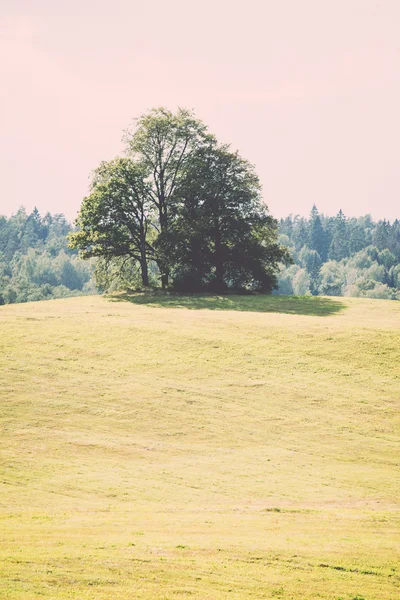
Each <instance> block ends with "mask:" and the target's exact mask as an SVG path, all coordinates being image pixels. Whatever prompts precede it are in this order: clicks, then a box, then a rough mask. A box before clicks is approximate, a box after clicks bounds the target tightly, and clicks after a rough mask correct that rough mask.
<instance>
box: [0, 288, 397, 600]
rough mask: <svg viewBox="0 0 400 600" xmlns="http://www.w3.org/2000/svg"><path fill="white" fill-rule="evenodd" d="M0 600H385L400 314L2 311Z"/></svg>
mask: <svg viewBox="0 0 400 600" xmlns="http://www.w3.org/2000/svg"><path fill="white" fill-rule="evenodd" d="M0 377H1V388H0V394H1V432H2V433H1V476H0V482H1V487H0V494H1V495H0V536H1V544H0V598H1V599H3V598H4V599H12V600H14V599H15V600H17V599H18V600H19V599H24V600H28V599H29V600H31V599H36V598H37V599H42V598H49V599H55V600H57V599H66V598H69V599H70V598H73V599H83V600H85V599H93V600H104V599H116V600H122V599H124V600H125V599H132V600H135V599H155V600H159V599H176V598H193V599H212V600H214V599H215V600H220V599H247V598H255V599H258V598H260V599H261V598H268V599H275V598H278V599H286V600H287V599H292V600H302V599H307V600H308V599H314V598H323V599H327V600H339V599H340V600H361V599H364V600H389V599H390V600H398V599H399V598H400V571H399V542H400V535H399V522H400V515H399V504H398V500H399V462H400V447H399V425H400V422H399V421H400V419H399V410H398V409H399V398H400V303H396V302H390V301H379V300H358V299H340V301H339V300H334V299H326V298H304V299H299V298H284V297H240V298H235V297H226V298H224V297H199V298H196V297H193V298H188V297H186V298H177V297H171V298H163V297H147V296H132V297H130V296H121V297H117V298H111V299H106V298H100V297H88V298H73V299H66V300H57V301H48V302H41V303H31V304H25V305H14V306H5V307H1V308H0Z"/></svg>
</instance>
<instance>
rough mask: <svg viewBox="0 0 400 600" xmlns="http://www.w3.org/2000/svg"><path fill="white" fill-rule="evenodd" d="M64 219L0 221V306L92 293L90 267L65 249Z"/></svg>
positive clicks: (22, 213)
mask: <svg viewBox="0 0 400 600" xmlns="http://www.w3.org/2000/svg"><path fill="white" fill-rule="evenodd" d="M69 231H71V226H70V225H69V224H68V222H67V221H66V219H65V217H64V215H50V214H49V213H48V214H47V215H45V217H43V218H42V217H41V216H40V214H39V212H38V210H37V209H34V210H33V212H32V214H30V215H27V213H26V211H25V209H24V208H20V209H19V210H18V212H17V214H16V215H13V216H12V217H10V218H9V219H7V218H6V217H0V304H13V303H15V302H30V301H36V300H47V299H49V298H63V297H66V296H75V295H78V294H89V293H95V287H94V284H93V282H92V281H91V277H92V270H93V265H92V264H91V263H89V264H88V263H84V262H83V261H81V260H79V259H78V257H77V256H76V253H75V252H72V251H71V250H69V249H68V248H67V239H66V235H67V234H68V232H69Z"/></svg>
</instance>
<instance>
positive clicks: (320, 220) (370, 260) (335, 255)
mask: <svg viewBox="0 0 400 600" xmlns="http://www.w3.org/2000/svg"><path fill="white" fill-rule="evenodd" d="M319 225H321V227H322V230H321V229H320V226H319ZM279 231H280V236H279V240H280V242H281V243H282V244H284V245H285V246H286V247H287V248H288V249H289V250H290V252H291V254H292V256H293V259H294V262H295V264H296V266H297V267H298V268H297V270H296V269H293V268H287V267H284V266H282V268H281V270H280V273H279V275H278V284H279V288H278V293H280V294H287V293H289V294H290V293H300V292H304V293H306V294H322V295H327V296H355V297H366V298H382V299H393V300H397V299H399V298H400V285H399V283H400V282H399V275H398V274H399V268H400V267H399V265H400V222H399V221H398V220H396V221H394V222H393V223H389V222H388V221H379V222H378V223H374V222H373V221H372V219H371V217H370V216H369V215H366V216H364V217H359V218H358V219H355V218H352V219H347V218H346V217H345V216H344V214H343V212H342V211H339V213H338V215H337V216H336V217H335V218H330V217H325V216H324V215H320V214H319V213H318V210H317V208H316V207H315V206H314V207H313V210H312V211H311V217H310V220H309V221H307V220H306V219H303V218H299V217H292V216H289V217H287V218H286V219H282V220H281V221H280V226H279ZM304 231H308V236H307V237H305V236H304ZM318 232H319V233H318ZM372 240H374V242H375V243H376V244H377V246H375V245H373V244H372ZM317 241H319V242H321V243H320V246H319V248H320V250H321V254H319V253H317V252H316V250H315V247H316V244H317ZM322 242H324V244H325V245H324V244H323V243H322ZM301 243H303V245H302V246H301ZM385 244H386V245H385ZM311 245H313V248H311ZM328 256H329V257H331V258H330V259H327V257H328ZM324 257H325V258H324ZM299 270H300V271H302V272H299Z"/></svg>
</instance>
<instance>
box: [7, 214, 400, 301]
mask: <svg viewBox="0 0 400 600" xmlns="http://www.w3.org/2000/svg"><path fill="white" fill-rule="evenodd" d="M75 231H76V228H75V227H74V226H73V225H71V223H69V222H68V221H67V220H66V218H65V216H64V215H62V214H55V215H51V214H49V213H47V214H46V215H44V216H43V217H41V215H40V214H39V212H38V210H37V209H35V210H34V211H33V212H32V213H31V214H28V213H27V212H26V211H25V209H24V208H22V207H21V208H20V209H19V210H18V211H17V213H16V214H15V215H13V216H12V217H10V218H9V219H7V218H6V217H0V303H1V304H4V303H13V302H27V301H32V300H44V299H49V298H62V297H67V296H75V295H83V294H84V295H87V294H92V293H97V291H104V290H120V289H127V288H132V287H141V286H142V280H141V278H140V276H139V277H138V274H137V268H136V266H135V264H134V263H131V262H129V261H125V259H124V258H123V257H117V258H114V259H113V261H112V264H108V268H105V259H104V258H97V259H96V258H92V259H90V260H81V259H80V258H79V257H78V255H77V251H76V250H73V249H71V248H69V247H68V235H69V234H70V233H73V232H75ZM189 233H190V232H189ZM278 240H279V243H280V244H281V245H284V246H286V247H287V248H288V251H289V252H290V254H291V256H292V257H293V264H291V265H284V264H280V266H279V271H278V289H275V290H274V292H273V293H277V294H295V295H300V296H302V295H310V294H314V295H316V294H318V295H328V296H361V297H370V298H389V299H400V223H399V221H398V220H395V221H394V222H392V223H390V222H389V221H386V220H381V221H377V222H376V221H373V219H372V218H371V217H370V216H369V215H366V216H363V217H359V218H351V219H348V218H346V217H345V216H344V215H343V213H342V211H339V213H338V215H336V217H327V216H324V215H322V214H320V213H319V212H318V210H317V209H316V208H315V207H314V208H313V209H312V211H311V215H310V218H308V219H307V218H304V217H300V216H293V215H290V216H289V217H287V218H285V219H281V220H280V222H279V238H278ZM332 242H334V243H332ZM316 248H317V249H318V250H317V249H316ZM339 248H340V249H341V252H342V253H343V254H342V255H340V254H339V255H337V254H336V257H337V258H336V259H335V258H333V256H335V255H334V254H333V253H334V252H335V253H336V252H338V249H339ZM158 279H159V271H158V268H157V265H156V264H155V263H152V262H150V263H149V281H150V282H154V284H156V283H157V280H158Z"/></svg>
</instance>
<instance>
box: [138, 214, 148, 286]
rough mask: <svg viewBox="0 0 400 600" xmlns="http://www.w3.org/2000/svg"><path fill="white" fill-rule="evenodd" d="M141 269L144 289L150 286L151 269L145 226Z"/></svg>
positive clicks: (142, 233)
mask: <svg viewBox="0 0 400 600" xmlns="http://www.w3.org/2000/svg"><path fill="white" fill-rule="evenodd" d="M140 269H141V274H142V284H143V286H144V287H148V286H149V269H148V266H147V252H146V230H145V227H144V225H143V221H142V227H141V231H140Z"/></svg>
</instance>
